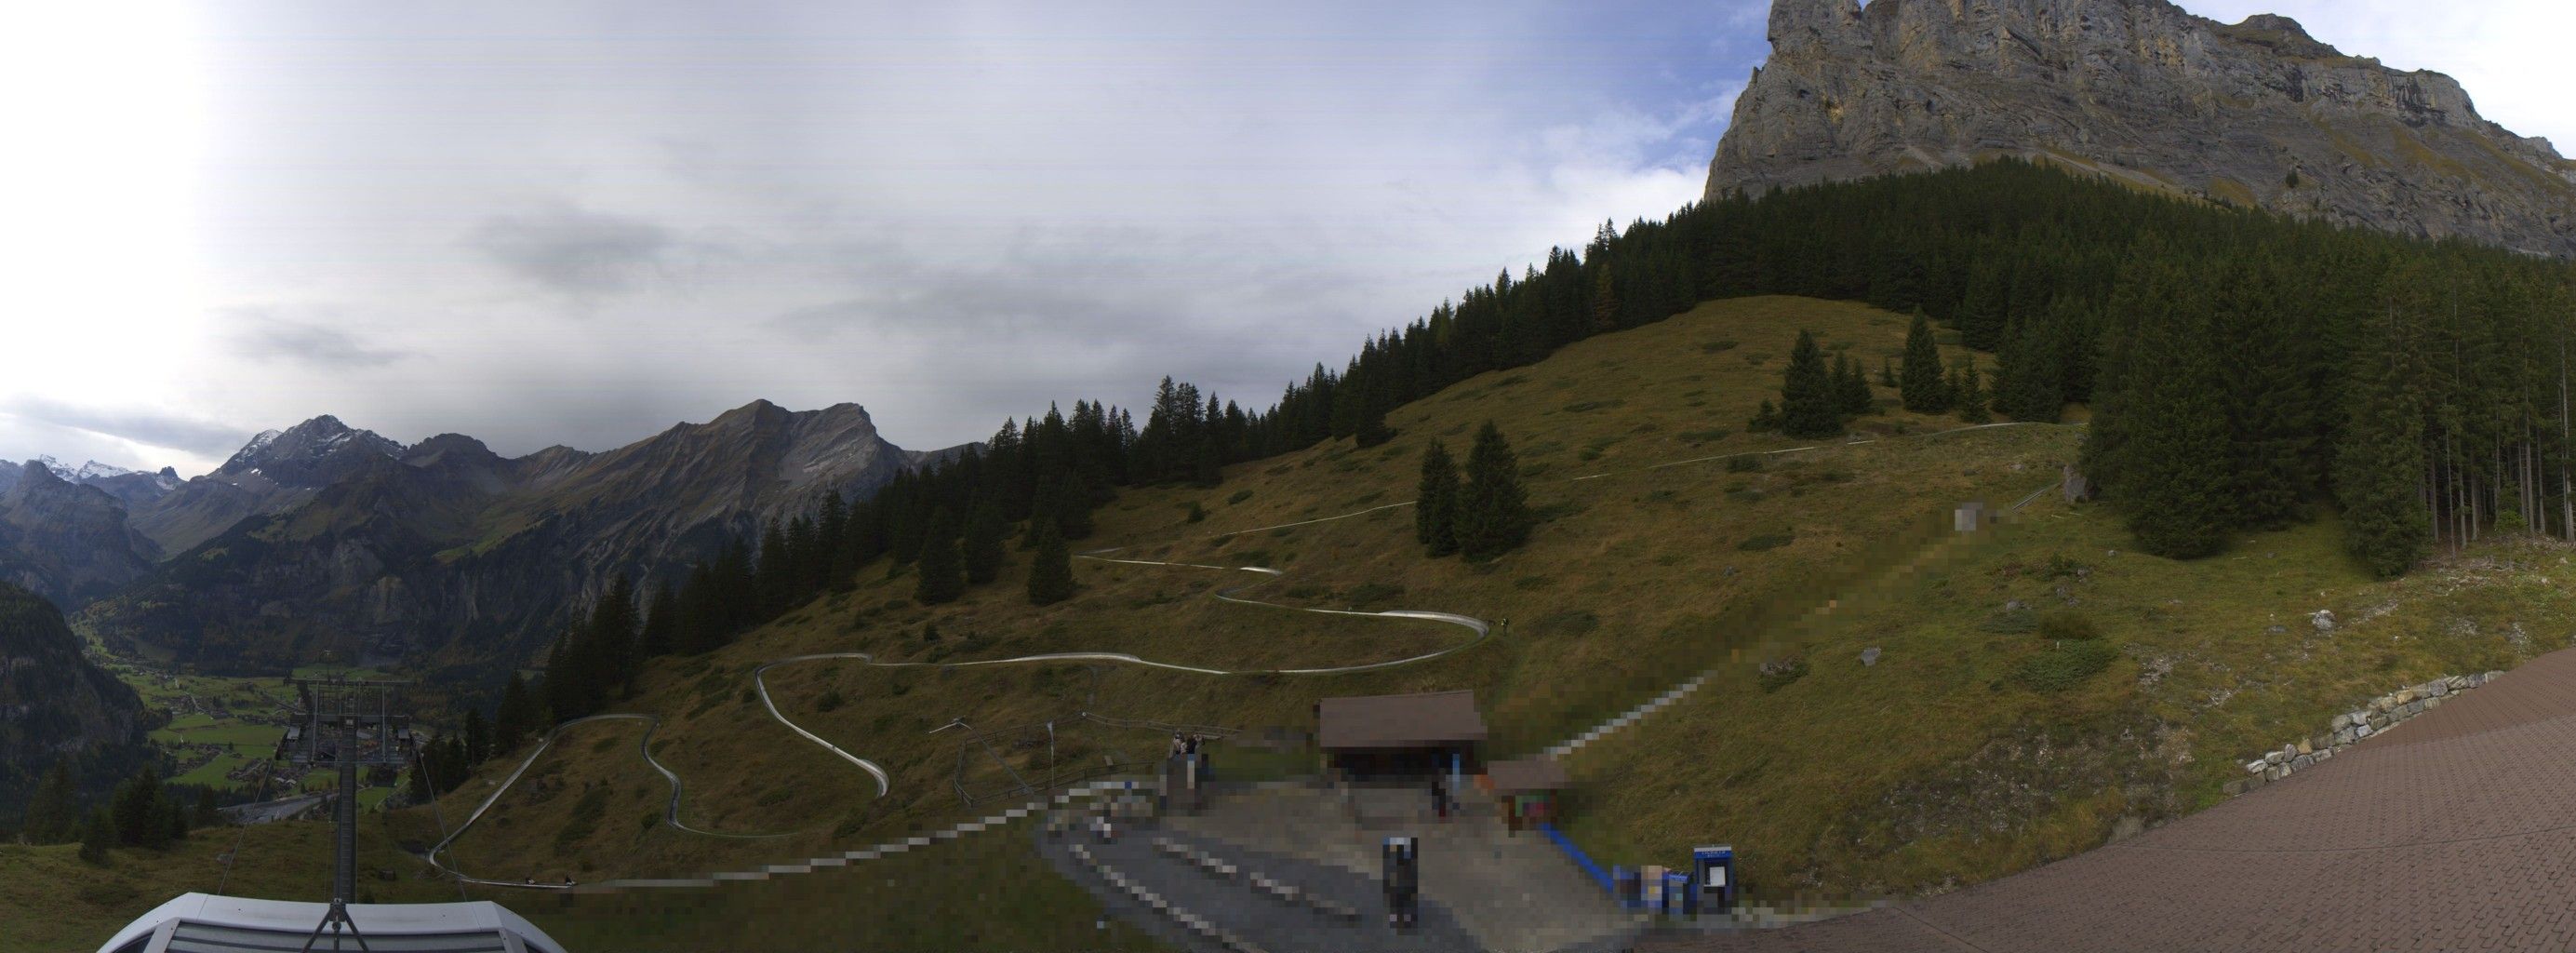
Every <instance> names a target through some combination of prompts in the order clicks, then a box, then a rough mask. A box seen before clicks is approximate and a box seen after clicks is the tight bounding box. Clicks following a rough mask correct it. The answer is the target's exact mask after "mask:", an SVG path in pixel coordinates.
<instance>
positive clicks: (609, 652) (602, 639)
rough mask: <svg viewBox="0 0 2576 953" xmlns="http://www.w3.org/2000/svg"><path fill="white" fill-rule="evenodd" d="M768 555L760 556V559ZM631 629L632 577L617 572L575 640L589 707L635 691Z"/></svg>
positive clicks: (624, 696)
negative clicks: (584, 634) (583, 634)
mask: <svg viewBox="0 0 2576 953" xmlns="http://www.w3.org/2000/svg"><path fill="white" fill-rule="evenodd" d="M777 552H780V553H782V554H783V552H784V550H783V549H782V550H778V551H777ZM769 558H770V557H769V556H768V555H766V554H764V555H763V556H762V560H763V561H764V562H766V561H767V560H768V559H769ZM635 630H636V625H635V581H634V580H632V579H628V578H627V577H626V574H624V573H619V574H618V575H617V577H616V578H615V579H612V580H610V581H609V583H608V591H607V592H605V593H602V594H601V595H600V597H599V602H598V603H597V604H595V605H593V606H591V609H590V632H589V634H588V636H587V637H586V638H584V639H583V640H582V641H581V643H579V647H580V648H581V649H583V650H584V651H583V654H585V655H587V656H589V657H588V658H587V659H586V660H585V664H584V666H583V667H584V668H586V669H588V671H587V672H586V673H585V674H587V675H588V676H589V677H590V678H591V679H592V681H593V684H592V685H591V686H589V687H588V688H587V690H586V691H585V693H584V694H585V700H586V701H587V702H588V703H589V707H590V708H591V709H592V710H596V709H597V707H598V706H599V704H600V703H602V702H605V701H606V700H607V699H608V696H610V695H611V694H614V695H616V696H618V697H620V698H627V697H632V696H633V695H634V694H635V675H636V672H637V671H638V670H639V669H640V668H641V667H642V665H641V663H639V662H638V661H637V660H636V658H635Z"/></svg>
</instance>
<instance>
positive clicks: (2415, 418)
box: [2334, 321, 2432, 577]
mask: <svg viewBox="0 0 2576 953" xmlns="http://www.w3.org/2000/svg"><path fill="white" fill-rule="evenodd" d="M2377 323H2378V324H2379V326H2378V327H2376V328H2374V329H2372V331H2373V333H2372V334H2371V337H2372V338H2373V340H2370V341H2369V342H2368V343H2367V344H2366V345H2365V346H2364V347H2363V348H2361V349H2360V353H2359V354H2358V355H2356V357H2357V360H2356V361H2355V367H2354V374H2353V378H2354V380H2353V386H2352V389H2351V391H2350V393H2349V394H2348V396H2347V398H2346V408H2347V409H2346V411H2345V413H2346V416H2345V420H2344V435H2343V440H2342V442H2341V443H2340V444H2339V445H2338V447H2337V452H2336V455H2335V486H2334V489H2335V499H2336V500H2337V501H2338V502H2340V503H2342V504H2343V528H2344V536H2345V540H2346V544H2347V545H2348V546H2349V547H2350V549H2351V550H2352V553H2353V555H2354V556H2355V557H2357V558H2359V559H2360V560H2361V563H2362V565H2364V566H2368V567H2370V571H2372V572H2374V573H2378V574H2379V575H2380V576H2382V577H2395V576H2397V575H2399V574H2401V573H2404V572H2405V571H2406V569H2407V567H2410V566H2413V565H2414V564H2415V561H2416V560H2418V559H2422V558H2423V557H2424V552H2425V549H2426V548H2427V544H2428V543H2429V542H2430V539H2429V530H2428V527H2430V526H2431V524H2432V514H2431V513H2429V512H2428V511H2427V510H2426V507H2425V504H2424V485H2423V479H2424V464H2425V460H2424V416H2423V413H2422V412H2421V411H2420V410H2419V409H2418V408H2417V407H2416V406H2415V401H2414V400H2413V399H2412V398H2411V395H2410V394H2409V393H2408V392H2407V388H2406V382H2405V377H2404V373H2403V368H2402V362H2403V360H2404V355H2403V354H2402V353H2401V352H2400V344H2399V342H2398V341H2397V340H2396V339H2395V337H2394V334H2393V332H2394V328H2393V327H2390V325H2391V324H2393V322H2388V321H2382V322H2377Z"/></svg>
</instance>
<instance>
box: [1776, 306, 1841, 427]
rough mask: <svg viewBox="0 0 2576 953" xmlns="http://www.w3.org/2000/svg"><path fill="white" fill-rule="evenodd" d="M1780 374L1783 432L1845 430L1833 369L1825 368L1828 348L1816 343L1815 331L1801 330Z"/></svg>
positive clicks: (1781, 425) (1781, 424)
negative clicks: (1825, 348)
mask: <svg viewBox="0 0 2576 953" xmlns="http://www.w3.org/2000/svg"><path fill="white" fill-rule="evenodd" d="M1781 374H1782V380H1781V384H1780V432H1781V433H1784V434H1787V435H1789V436H1792V437H1797V438H1800V439H1808V438H1813V437H1830V436H1833V435H1835V434H1838V433H1841V432H1843V415H1842V414H1841V413H1840V411H1839V408H1838V407H1837V405H1836V401H1835V394H1834V379H1833V373H1832V372H1831V371H1830V370H1828V369H1826V366H1825V352H1824V350H1823V349H1822V348H1819V347H1817V346H1816V336H1815V334H1813V333H1811V332H1807V331H1800V332H1798V343H1797V344H1796V345H1795V346H1792V347H1791V348H1790V349H1789V366H1788V368H1787V369H1786V370H1784V371H1782V372H1781Z"/></svg>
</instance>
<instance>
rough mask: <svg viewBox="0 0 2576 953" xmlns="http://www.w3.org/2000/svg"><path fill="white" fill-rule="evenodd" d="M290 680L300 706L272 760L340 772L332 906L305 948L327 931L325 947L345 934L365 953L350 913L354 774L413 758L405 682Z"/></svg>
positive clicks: (354, 883)
mask: <svg viewBox="0 0 2576 953" xmlns="http://www.w3.org/2000/svg"><path fill="white" fill-rule="evenodd" d="M293 682H294V685H295V688H296V700H297V701H298V702H299V703H300V707H298V708H297V709H296V711H295V713H294V714H295V717H296V720H297V724H295V725H294V726H291V727H289V728H288V729H287V730H286V734H285V736H284V737H282V738H280V739H278V743H277V754H276V760H279V761H286V762H290V763H293V764H299V765H303V766H305V767H307V768H318V767H322V766H325V765H328V766H330V767H332V768H334V769H336V770H337V771H338V772H339V782H340V784H339V790H338V792H336V795H335V797H336V801H335V804H334V807H333V810H332V812H331V816H332V821H333V827H334V828H335V829H334V830H333V832H332V834H333V837H332V853H333V855H334V856H333V858H332V860H333V863H332V866H331V909H330V912H328V913H325V914H323V916H322V922H321V923H319V924H316V925H315V926H314V927H313V935H312V936H311V937H308V938H306V940H305V941H304V951H305V953H310V951H312V950H313V949H315V948H316V944H319V943H321V942H322V934H323V933H324V932H325V931H328V932H329V933H330V934H331V946H330V949H333V950H337V949H340V948H341V946H340V940H341V938H342V937H343V936H344V935H345V936H346V937H347V938H348V939H350V940H354V941H356V942H357V944H358V949H360V950H362V951H365V950H368V946H367V938H366V937H365V936H364V935H363V934H361V933H360V932H359V931H358V924H357V921H355V920H352V919H350V917H349V909H348V907H349V904H350V903H351V902H353V901H355V900H356V899H357V896H358V778H359V775H358V769H359V768H362V767H402V766H405V765H408V764H410V763H411V762H412V760H413V759H414V758H415V757H416V756H417V753H418V750H419V745H418V744H417V739H416V738H414V737H413V735H412V731H411V716H410V715H409V714H407V713H405V712H403V711H402V710H401V709H402V708H403V704H402V690H403V689H405V688H407V687H409V686H410V684H411V683H409V682H394V681H370V680H363V679H347V678H299V679H294V680H293ZM343 931H346V932H345V934H344V933H343ZM369 953H372V951H369Z"/></svg>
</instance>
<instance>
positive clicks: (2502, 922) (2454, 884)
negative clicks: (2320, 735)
mask: <svg viewBox="0 0 2576 953" xmlns="http://www.w3.org/2000/svg"><path fill="white" fill-rule="evenodd" d="M2570 910H2576V650H2562V651H2558V652H2553V653H2550V654H2548V655H2544V656H2541V657H2540V658H2537V659H2533V660H2532V661H2530V662H2527V663H2525V664H2524V665H2523V666H2522V667H2521V668H2518V669H2515V670H2513V671H2511V672H2508V673H2506V674H2504V675H2502V676H2499V677H2498V678H2496V679H2495V680H2494V681H2491V682H2489V683H2487V685H2486V686H2485V687H2483V688H2480V689H2478V690H2477V691H2474V692H2469V693H2466V694H2463V695H2454V696H2451V697H2449V698H2446V699H2444V700H2443V702H2442V705H2441V707H2439V708H2434V709H2431V710H2428V711H2426V712H2424V713H2423V714H2422V715H2419V716H2416V717H2415V718H2413V719H2410V720H2408V721H2407V722H2405V723H2404V724H2402V725H2399V726H2397V727H2395V728H2393V729H2391V730H2389V731H2388V732H2386V733H2384V734H2378V735H2373V736H2371V737H2369V738H2367V739H2364V740H2362V741H2361V742H2359V743H2357V744H2354V745H2353V746H2351V747H2349V748H2346V749H2344V750H2343V751H2342V753H2340V754H2337V755H2335V756H2334V758H2333V759H2332V760H2329V761H2326V762H2323V763H2320V764H2317V765H2315V766H2313V767H2310V768H2308V769H2306V770H2303V771H2300V772H2299V773H2297V774H2293V775H2291V776H2289V777H2287V778H2284V779H2282V780H2280V781H2278V782H2275V783H2272V784H2267V785H2264V786H2263V787H2260V788H2257V789H2255V790H2253V791H2250V792H2247V793H2245V794H2243V795H2241V796H2238V797H2237V798H2235V799H2233V800H2230V801H2228V802H2226V803H2223V804H2220V805H2218V806H2216V807H2213V808H2210V809H2208V810H2206V811H2202V812H2200V813H2199V814H2195V815H2192V816H2190V817H2187V818H2184V819H2182V820H2179V821H2175V822H2174V823H2171V824H2167V825H2165V826H2163V827H2160V828H2157V829H2155V830H2152V831H2148V832H2146V833H2144V834H2141V835H2139V836H2136V837H2132V838H2130V839H2128V840H2125V841H2121V842H2119V843H2115V844H2111V845H2108V846H2105V847H2102V848H2100V849H2097V850H2093V851H2090V852H2087V853H2084V854H2080V855H2077V856H2075V857H2071V858H2068V859H2066V860H2061V861H2058V862H2056V863H2053V864H2050V865H2048V866H2045V867H2041V868H2038V869H2036V870H2031V871H2028V872H2025V873H2021V874H2018V875H2015V876H2012V877H2007V878H2004V879H2002V880H1997V881H1994V882H1991V883H1987V884H1984V885H1981V886H1977V887H1972V888H1969V889H1967V890H1962V891H1959V892H1956V893H1951V894H1945V895H1942V896H1938V897H1931V898H1927V899H1922V900H1914V901H1909V902H1905V903H1900V904H1896V905H1893V906H1887V907H1882V908H1879V909H1876V910H1872V911H1869V912H1867V913H1860V914H1854V915H1851V916H1847V917H1842V918H1839V919H1834V920H1826V921H1822V922H1818V923H1811V924H1805V925H1802V926H1794V927H1788V928H1785V929H1780V930H1775V931H1766V932H1760V933H1745V934H1736V935H1731V936H1664V937H1655V938H1650V939H1649V940H1648V941H1647V942H1644V943H1641V944H1639V948H1640V949H1659V950H1726V951H1748V953H1749V951H1790V950H1801V951H1877V950H1950V951H1986V953H2020V951H2031V953H2041V951H2047V953H2056V951H2064V950H2101V949H2118V950H2124V951H2146V953H2154V951H2167V950H2171V951H2186V950H2189V951H2200V950H2232V951H2249V950H2250V951H2268V950H2282V951H2289V950H2301V951H2305V950H2566V949H2570V948H2576V915H2571V914H2570V913H2569V911H2570Z"/></svg>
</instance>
